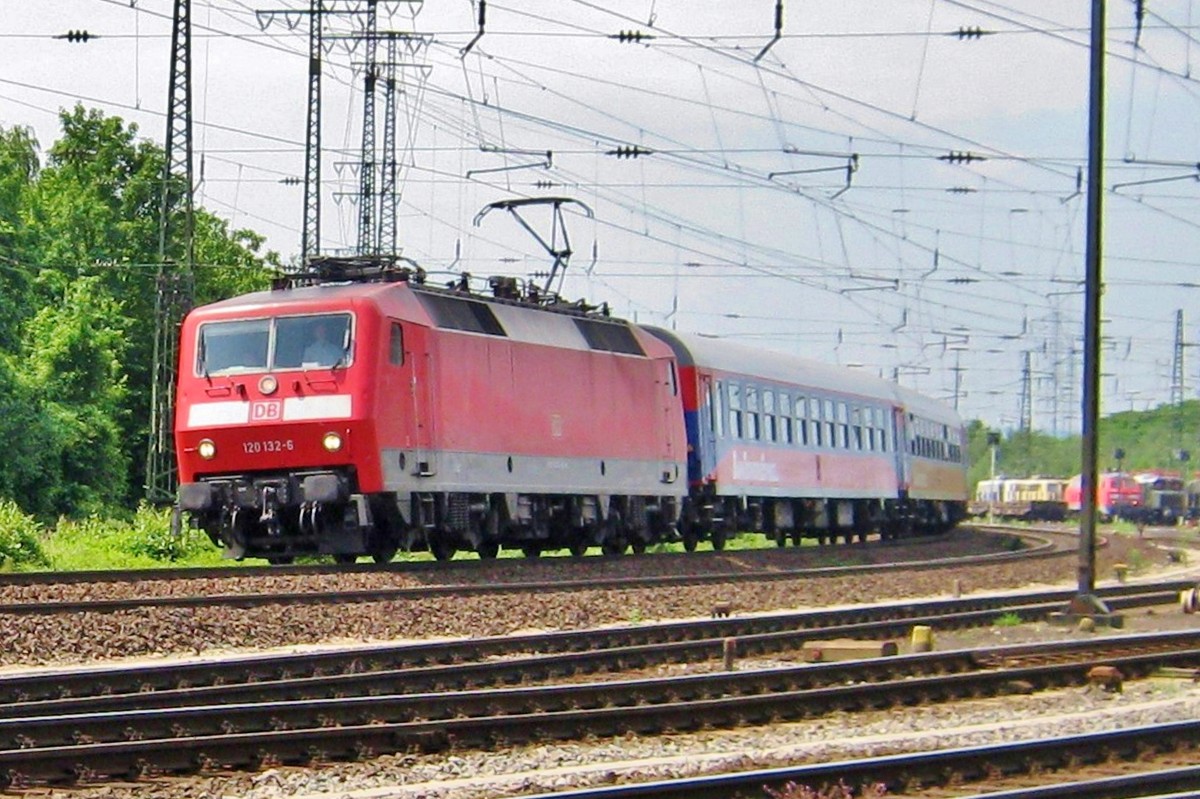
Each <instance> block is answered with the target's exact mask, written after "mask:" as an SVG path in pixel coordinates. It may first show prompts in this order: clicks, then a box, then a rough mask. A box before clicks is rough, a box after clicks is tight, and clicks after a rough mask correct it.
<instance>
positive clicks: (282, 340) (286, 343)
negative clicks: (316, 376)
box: [196, 314, 353, 375]
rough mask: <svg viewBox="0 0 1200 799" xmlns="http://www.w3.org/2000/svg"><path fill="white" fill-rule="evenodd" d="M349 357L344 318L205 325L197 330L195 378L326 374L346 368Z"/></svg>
mask: <svg viewBox="0 0 1200 799" xmlns="http://www.w3.org/2000/svg"><path fill="white" fill-rule="evenodd" d="M352 353H353V341H352V339H351V337H350V314H319V315H313V316H282V317H276V318H271V319H244V320H237V321H232V322H208V323H205V324H203V325H201V326H200V334H199V344H198V346H197V348H196V373H197V374H201V375H214V374H237V373H240V372H266V371H274V370H284V369H329V368H336V367H338V366H347V365H349V363H350V358H351V355H352Z"/></svg>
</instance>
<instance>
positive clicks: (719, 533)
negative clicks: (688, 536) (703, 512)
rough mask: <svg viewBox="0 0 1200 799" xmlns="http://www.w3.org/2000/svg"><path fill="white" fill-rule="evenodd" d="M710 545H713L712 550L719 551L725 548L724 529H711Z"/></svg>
mask: <svg viewBox="0 0 1200 799" xmlns="http://www.w3.org/2000/svg"><path fill="white" fill-rule="evenodd" d="M712 547H713V550H714V551H716V552H720V551H721V550H723V549H724V548H725V531H724V530H713V531H712Z"/></svg>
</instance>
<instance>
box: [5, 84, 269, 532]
mask: <svg viewBox="0 0 1200 799" xmlns="http://www.w3.org/2000/svg"><path fill="white" fill-rule="evenodd" d="M60 121H61V125H62V136H61V137H60V138H59V139H58V140H57V141H56V142H54V144H53V145H52V146H51V147H50V149H49V151H48V154H47V158H46V160H45V165H44V166H41V165H40V163H39V159H38V152H37V143H36V142H35V141H34V140H33V138H32V137H31V136H30V135H29V134H28V132H27V131H24V130H23V129H13V130H7V131H6V130H3V129H0V291H3V294H2V295H0V358H4V359H5V362H6V369H5V372H4V373H3V374H0V391H4V392H5V393H4V394H3V395H0V404H5V403H7V402H9V400H10V398H14V397H19V398H20V402H21V405H20V410H19V412H17V410H16V409H15V408H14V414H13V416H11V417H9V418H8V419H6V420H5V421H4V422H0V431H7V430H16V429H20V428H23V429H25V430H29V431H33V430H36V431H37V435H38V436H39V437H40V439H41V442H42V447H41V448H40V449H39V450H38V451H34V452H28V453H26V452H23V451H22V452H19V453H16V454H18V455H19V456H20V457H21V459H22V461H21V466H20V467H19V468H18V472H19V473H16V474H9V475H7V476H5V477H0V495H4V494H6V493H8V492H10V491H11V492H13V493H11V494H9V495H10V496H12V498H13V499H15V500H18V501H20V502H22V503H23V505H24V507H25V508H26V510H29V511H31V512H35V513H37V514H39V515H45V514H48V513H62V514H67V515H78V514H80V513H86V512H90V511H93V510H96V509H97V508H98V506H99V505H101V504H103V503H106V502H108V503H117V504H120V505H122V506H125V507H132V506H133V505H134V504H135V501H136V499H137V498H138V497H139V496H140V493H141V488H140V487H141V485H142V483H143V479H142V472H143V468H144V458H145V452H146V442H147V440H148V433H149V431H148V424H149V416H150V414H149V407H150V383H151V379H152V375H153V342H154V327H155V292H156V275H157V273H158V271H159V263H158V261H159V253H158V250H159V216H160V205H161V201H162V168H163V164H164V162H165V156H164V153H163V151H162V149H161V147H159V146H157V145H155V144H153V143H150V142H147V141H144V140H140V139H139V138H138V129H137V126H136V125H132V124H126V123H125V122H124V121H122V120H121V119H120V118H118V117H111V116H107V115H105V114H103V113H102V112H100V111H97V110H89V109H86V108H84V107H83V106H81V105H79V106H76V107H75V108H73V109H71V110H69V111H63V112H62V113H61V114H60ZM172 196H173V198H174V199H176V200H177V198H178V194H177V193H173V195H172ZM171 213H172V215H173V217H176V218H177V217H178V216H179V215H180V213H181V212H180V209H179V208H178V207H173V208H172V209H171ZM195 218H196V224H195V237H194V240H195V251H196V255H197V263H198V266H197V269H196V281H195V284H196V297H197V301H198V302H209V301H212V300H215V299H218V298H222V297H226V296H230V295H232V294H238V293H242V292H245V291H248V290H252V289H256V288H262V287H265V286H266V285H267V284H268V283H269V278H270V275H271V274H272V272H273V268H274V267H277V266H278V263H279V259H278V256H276V255H275V254H274V253H270V252H263V251H262V245H263V239H262V237H260V236H258V235H257V234H255V233H253V232H252V231H244V230H238V231H231V230H230V229H229V226H228V224H227V223H226V222H225V221H223V220H221V219H219V218H218V217H216V216H214V215H212V214H210V213H208V212H207V211H205V210H204V209H202V208H201V209H197V211H196V215H195ZM175 229H177V230H178V229H179V225H178V224H176V226H175ZM10 419H11V420H17V419H20V420H21V422H20V425H19V426H18V425H15V424H14V425H8V424H7V422H8V421H9V420H10ZM10 463H11V461H10ZM34 485H40V486H42V487H43V488H42V489H41V490H39V492H38V493H37V496H36V497H34V496H33V495H32V494H30V495H26V494H24V493H23V491H24V488H21V487H24V486H34Z"/></svg>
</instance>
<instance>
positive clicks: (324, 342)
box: [301, 319, 346, 367]
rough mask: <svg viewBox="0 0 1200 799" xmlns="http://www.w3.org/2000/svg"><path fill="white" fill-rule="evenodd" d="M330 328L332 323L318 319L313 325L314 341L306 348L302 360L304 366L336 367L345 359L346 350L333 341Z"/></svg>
mask: <svg viewBox="0 0 1200 799" xmlns="http://www.w3.org/2000/svg"><path fill="white" fill-rule="evenodd" d="M329 328H330V322H329V321H328V320H325V319H318V320H317V321H316V323H315V324H313V325H312V327H311V331H312V341H310V342H309V344H308V346H306V347H305V348H304V356H303V358H302V359H301V360H302V362H303V365H304V366H318V367H320V366H334V365H335V364H337V363H338V362H339V361H341V360H342V359H343V358H344V357H345V354H346V351H345V349H344V348H343V346H342V344H341V343H340V342H337V341H334V340H333V337H332V336H331V335H330V332H329Z"/></svg>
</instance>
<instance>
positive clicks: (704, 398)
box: [688, 374, 725, 482]
mask: <svg viewBox="0 0 1200 799" xmlns="http://www.w3.org/2000/svg"><path fill="white" fill-rule="evenodd" d="M724 404H725V403H724V402H723V401H722V398H721V384H720V383H719V382H718V383H714V382H713V378H712V375H708V374H701V375H700V396H699V397H698V401H697V403H696V421H695V424H696V439H695V440H696V441H698V442H700V446H699V447H698V448H697V450H696V451H693V452H689V453H688V477H689V479H691V480H692V481H693V482H697V481H699V480H702V479H704V475H705V474H707V473H708V472H710V471H712V470H714V469H715V468H716V465H717V464H716V451H717V434H718V433H719V432H720V429H721V425H723V424H724V423H725V412H724V410H723V407H724Z"/></svg>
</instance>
